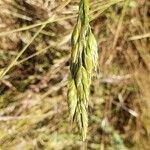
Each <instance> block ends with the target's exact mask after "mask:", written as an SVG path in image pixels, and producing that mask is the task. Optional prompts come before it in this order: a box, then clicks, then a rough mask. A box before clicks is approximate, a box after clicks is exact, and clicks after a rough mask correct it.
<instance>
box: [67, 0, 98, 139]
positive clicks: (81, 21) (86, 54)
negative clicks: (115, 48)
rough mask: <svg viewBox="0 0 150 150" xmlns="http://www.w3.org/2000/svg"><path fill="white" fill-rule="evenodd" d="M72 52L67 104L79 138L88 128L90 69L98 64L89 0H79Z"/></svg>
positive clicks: (84, 137)
mask: <svg viewBox="0 0 150 150" xmlns="http://www.w3.org/2000/svg"><path fill="white" fill-rule="evenodd" d="M71 45H72V51H71V62H70V71H71V76H70V78H69V83H68V95H67V96H68V98H67V99H68V105H69V110H70V116H71V120H72V121H76V122H77V124H78V128H79V131H80V133H81V136H82V139H83V140H85V139H86V134H87V128H88V102H89V94H90V84H91V76H92V70H93V68H94V67H96V65H97V58H98V54H97V43H96V40H95V37H94V35H93V33H92V31H91V27H90V25H89V0H81V1H80V5H79V16H78V19H77V24H76V26H75V28H74V31H73V34H72V39H71Z"/></svg>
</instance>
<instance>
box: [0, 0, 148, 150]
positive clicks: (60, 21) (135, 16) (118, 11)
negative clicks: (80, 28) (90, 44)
mask: <svg viewBox="0 0 150 150" xmlns="http://www.w3.org/2000/svg"><path fill="white" fill-rule="evenodd" d="M78 4H79V0H0V149H2V150H15V149H19V150H20V149H21V150H28V149H36V150H41V149H46V150H65V149H70V150H76V149H81V150H86V149H89V150H99V149H100V150H128V149H131V150H149V149H150V101H149V99H150V92H149V90H150V1H149V0H106V1H105V0H93V1H92V0H91V1H90V16H91V23H90V24H91V27H92V30H93V32H94V34H95V37H96V39H97V42H98V49H99V50H98V53H99V62H98V71H95V72H94V76H93V79H92V86H91V100H90V106H89V128H88V137H87V140H86V141H85V142H82V140H81V138H80V136H79V135H78V132H77V131H78V130H77V129H76V127H75V125H73V124H72V125H70V120H69V117H68V106H67V102H66V93H67V92H66V91H67V80H68V75H69V58H70V50H71V47H70V37H71V33H72V30H73V27H74V25H75V22H76V17H77V12H78Z"/></svg>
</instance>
